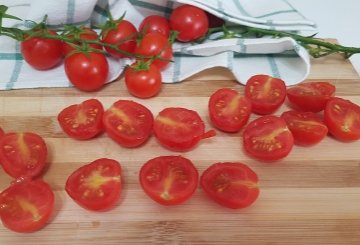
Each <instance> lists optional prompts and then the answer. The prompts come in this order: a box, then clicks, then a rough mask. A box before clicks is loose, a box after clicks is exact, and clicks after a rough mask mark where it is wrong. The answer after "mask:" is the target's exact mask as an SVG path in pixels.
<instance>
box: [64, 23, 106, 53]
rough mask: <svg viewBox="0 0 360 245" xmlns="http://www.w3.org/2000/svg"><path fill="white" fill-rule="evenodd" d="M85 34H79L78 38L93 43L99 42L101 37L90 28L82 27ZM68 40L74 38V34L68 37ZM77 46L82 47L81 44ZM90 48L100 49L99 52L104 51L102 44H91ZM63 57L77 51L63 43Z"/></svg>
mask: <svg viewBox="0 0 360 245" xmlns="http://www.w3.org/2000/svg"><path fill="white" fill-rule="evenodd" d="M82 30H83V33H81V34H79V35H78V37H77V38H80V39H81V40H91V41H95V40H98V38H99V36H98V34H97V32H96V31H94V30H92V29H91V28H88V27H82ZM67 37H68V38H74V35H73V34H70V35H68V36H67ZM75 44H76V45H80V44H81V43H80V42H79V43H75ZM89 47H91V48H94V49H98V50H102V46H101V45H100V44H89ZM62 49H63V55H64V56H66V55H68V54H69V53H70V52H72V51H74V50H75V49H74V48H73V47H71V46H70V45H69V44H68V43H66V42H64V43H63V47H62Z"/></svg>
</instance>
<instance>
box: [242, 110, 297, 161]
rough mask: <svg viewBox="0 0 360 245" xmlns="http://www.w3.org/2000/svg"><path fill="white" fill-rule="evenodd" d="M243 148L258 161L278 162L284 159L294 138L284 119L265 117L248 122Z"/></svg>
mask: <svg viewBox="0 0 360 245" xmlns="http://www.w3.org/2000/svg"><path fill="white" fill-rule="evenodd" d="M243 142H244V148H245V150H246V152H247V153H249V155H251V156H253V157H255V158H257V159H260V160H270V161H272V160H279V159H281V158H284V157H286V156H287V155H288V154H289V153H290V151H291V149H292V147H293V145H294V137H293V136H292V134H291V132H290V130H289V129H288V127H287V125H286V122H285V120H284V119H282V118H280V117H277V116H272V115H267V116H262V117H259V118H257V119H255V120H254V121H252V122H250V123H249V124H248V125H247V126H246V128H245V130H244V134H243Z"/></svg>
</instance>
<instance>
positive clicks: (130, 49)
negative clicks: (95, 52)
mask: <svg viewBox="0 0 360 245" xmlns="http://www.w3.org/2000/svg"><path fill="white" fill-rule="evenodd" d="M113 25H114V27H110V28H108V29H105V30H104V31H103V33H102V35H101V40H102V42H103V43H107V44H112V45H117V47H118V48H119V49H121V50H123V51H125V52H127V53H130V54H132V53H134V51H135V47H136V36H137V30H136V28H135V26H134V25H133V24H132V23H131V22H129V21H127V20H119V21H116V22H115V23H114V24H113ZM105 50H106V51H107V52H108V53H109V54H110V55H111V56H112V57H114V58H124V57H128V55H126V54H123V53H121V52H119V51H117V50H115V49H112V48H110V47H106V46H105Z"/></svg>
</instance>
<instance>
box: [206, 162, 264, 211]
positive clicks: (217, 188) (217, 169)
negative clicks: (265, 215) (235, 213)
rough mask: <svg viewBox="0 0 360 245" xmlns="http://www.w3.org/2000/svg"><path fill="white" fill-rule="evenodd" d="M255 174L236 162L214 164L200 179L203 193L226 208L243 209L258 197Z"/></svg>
mask: <svg viewBox="0 0 360 245" xmlns="http://www.w3.org/2000/svg"><path fill="white" fill-rule="evenodd" d="M258 182H259V180H258V176H257V174H256V173H255V172H254V171H253V170H252V169H251V168H249V167H248V166H247V165H245V164H243V163H238V162H224V163H215V164H213V165H211V166H210V167H209V168H207V169H206V170H205V171H204V172H203V174H202V175H201V178H200V185H201V187H202V189H203V190H204V192H205V193H206V194H207V195H208V196H209V198H211V199H212V200H214V201H215V202H217V203H219V204H220V205H222V206H224V207H227V208H233V209H238V208H245V207H248V206H250V205H251V204H253V203H254V202H255V201H256V200H257V198H258V196H259V185H258Z"/></svg>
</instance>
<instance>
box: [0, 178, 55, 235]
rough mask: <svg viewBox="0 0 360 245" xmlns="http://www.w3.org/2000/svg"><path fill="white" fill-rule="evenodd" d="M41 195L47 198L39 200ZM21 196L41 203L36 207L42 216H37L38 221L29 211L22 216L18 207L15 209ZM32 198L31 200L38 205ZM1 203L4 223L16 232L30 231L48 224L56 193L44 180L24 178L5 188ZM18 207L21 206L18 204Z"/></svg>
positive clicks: (1, 195)
mask: <svg viewBox="0 0 360 245" xmlns="http://www.w3.org/2000/svg"><path fill="white" fill-rule="evenodd" d="M39 197H41V198H43V199H45V200H39ZM19 198H26V200H27V201H29V199H31V200H33V201H34V202H36V203H37V204H38V205H39V206H38V207H35V208H36V209H37V212H39V215H41V216H40V217H37V220H36V221H34V218H33V217H28V216H30V214H29V211H27V212H26V213H27V214H26V217H22V218H21V217H20V215H21V213H20V212H19V211H18V209H16V210H17V211H18V212H15V211H14V209H13V208H15V207H14V205H16V204H17V203H18V202H19V201H17V200H19ZM22 200H24V199H22ZM31 200H30V201H29V202H30V203H31V204H32V205H36V204H34V203H33V202H31ZM0 203H1V206H2V208H1V209H0V217H1V221H2V223H3V225H4V226H5V227H7V228H8V229H10V230H12V231H15V232H19V233H29V232H34V231H37V230H40V229H41V228H43V227H44V226H45V225H46V222H47V221H48V220H49V219H50V217H51V215H52V213H53V210H54V205H55V195H54V192H53V191H52V189H51V187H50V186H49V185H48V184H47V183H46V182H44V181H43V180H40V179H37V180H24V181H22V182H16V183H13V184H11V185H10V186H9V187H8V188H7V189H5V190H3V191H2V192H1V194H0ZM17 208H21V207H18V206H17ZM23 212H24V211H23Z"/></svg>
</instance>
